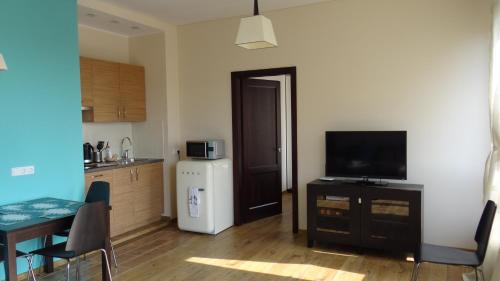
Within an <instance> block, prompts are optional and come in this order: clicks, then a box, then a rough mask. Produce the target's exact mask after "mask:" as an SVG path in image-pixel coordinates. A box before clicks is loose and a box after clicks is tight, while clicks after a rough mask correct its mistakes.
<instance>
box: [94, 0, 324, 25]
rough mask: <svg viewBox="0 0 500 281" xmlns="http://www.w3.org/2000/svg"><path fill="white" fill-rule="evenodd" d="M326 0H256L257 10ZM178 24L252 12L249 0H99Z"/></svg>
mask: <svg viewBox="0 0 500 281" xmlns="http://www.w3.org/2000/svg"><path fill="white" fill-rule="evenodd" d="M324 1H328V0H260V1H259V6H260V10H261V12H264V13H265V12H267V11H272V10H280V9H286V8H291V7H297V6H302V5H308V4H313V3H318V2H324ZM102 2H107V3H110V4H113V5H116V6H119V7H122V8H125V9H130V10H134V11H137V12H141V13H144V14H147V15H149V16H152V17H154V18H157V19H159V20H163V21H166V22H169V23H173V24H177V25H182V24H188V23H194V22H200V21H206V20H213V19H219V18H227V17H235V16H244V15H252V13H253V0H102Z"/></svg>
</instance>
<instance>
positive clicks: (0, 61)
mask: <svg viewBox="0 0 500 281" xmlns="http://www.w3.org/2000/svg"><path fill="white" fill-rule="evenodd" d="M3 70H7V64H6V63H5V60H4V59H3V56H2V54H0V71H3Z"/></svg>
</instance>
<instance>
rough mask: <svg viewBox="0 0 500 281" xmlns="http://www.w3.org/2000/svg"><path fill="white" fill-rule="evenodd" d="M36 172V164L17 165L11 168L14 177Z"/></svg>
mask: <svg viewBox="0 0 500 281" xmlns="http://www.w3.org/2000/svg"><path fill="white" fill-rule="evenodd" d="M33 174H35V166H26V167H15V168H12V170H11V175H12V176H13V177H18V176H26V175H33Z"/></svg>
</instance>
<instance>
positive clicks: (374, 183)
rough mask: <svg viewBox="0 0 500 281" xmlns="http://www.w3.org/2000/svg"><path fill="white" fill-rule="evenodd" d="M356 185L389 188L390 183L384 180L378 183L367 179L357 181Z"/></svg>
mask: <svg viewBox="0 0 500 281" xmlns="http://www.w3.org/2000/svg"><path fill="white" fill-rule="evenodd" d="M355 183H357V184H362V185H366V186H388V185H389V183H388V182H386V181H382V180H378V181H371V180H370V179H368V178H365V179H362V180H358V181H355Z"/></svg>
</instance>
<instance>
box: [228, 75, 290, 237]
mask: <svg viewBox="0 0 500 281" xmlns="http://www.w3.org/2000/svg"><path fill="white" fill-rule="evenodd" d="M277 75H290V84H291V88H290V100H291V111H292V112H290V113H291V122H292V124H291V127H292V134H291V135H292V226H293V227H292V228H293V229H292V230H293V233H297V232H298V231H299V210H298V209H299V200H298V198H299V197H298V175H297V171H298V166H297V68H296V67H295V66H293V67H281V68H270V69H259V70H246V71H235V72H231V99H232V102H231V104H232V119H233V120H232V122H233V189H234V223H235V224H236V225H241V224H243V223H245V221H243V217H242V215H241V211H242V210H241V208H242V207H243V206H242V205H241V204H240V203H241V200H242V198H241V196H242V194H243V193H242V192H241V188H242V179H243V161H242V158H243V149H242V143H243V136H242V128H241V121H242V120H241V114H242V104H241V103H242V96H241V81H242V80H243V79H246V78H251V77H262V76H277Z"/></svg>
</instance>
